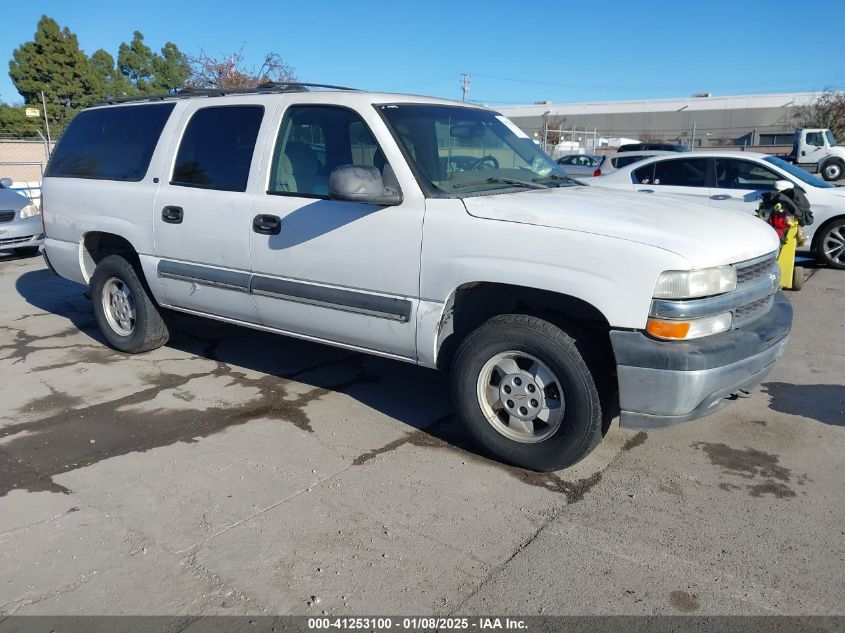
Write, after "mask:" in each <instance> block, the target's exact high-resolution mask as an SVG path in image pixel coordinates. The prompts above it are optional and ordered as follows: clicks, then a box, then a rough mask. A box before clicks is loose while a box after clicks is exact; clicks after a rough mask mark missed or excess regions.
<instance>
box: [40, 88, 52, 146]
mask: <svg viewBox="0 0 845 633" xmlns="http://www.w3.org/2000/svg"><path fill="white" fill-rule="evenodd" d="M41 104H42V105H43V106H44V126H45V127H46V128H47V147H48V149H50V150H51V151H52V147H51V145H52V140H51V139H50V122H49V121H48V120H47V99H45V98H44V91H43V90H42V91H41Z"/></svg>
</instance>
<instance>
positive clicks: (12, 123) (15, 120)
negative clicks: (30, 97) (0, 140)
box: [0, 103, 44, 139]
mask: <svg viewBox="0 0 845 633" xmlns="http://www.w3.org/2000/svg"><path fill="white" fill-rule="evenodd" d="M43 129H44V119H42V118H41V117H37V118H29V117H27V116H26V108H25V107H24V106H12V105H8V104H6V103H0V134H8V135H10V136H14V137H16V138H35V139H37V138H39V136H38V130H43Z"/></svg>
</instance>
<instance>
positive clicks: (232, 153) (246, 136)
mask: <svg viewBox="0 0 845 633" xmlns="http://www.w3.org/2000/svg"><path fill="white" fill-rule="evenodd" d="M263 116H264V108H263V107H261V106H221V107H212V108H203V109H202V110H197V111H196V113H195V114H194V116H192V117H191V121H190V122H189V123H188V127H187V128H185V135H184V136H183V137H182V143H181V144H180V145H179V153H178V154H177V155H176V164H175V165H174V167H173V178H172V179H171V181H170V182H171V184H174V185H183V186H186V187H202V188H204V189H218V190H221V191H246V183H247V179H248V178H249V166H250V163H252V154H253V151H254V150H255V140H256V139H257V138H258V128H259V127H261V118H262V117H263Z"/></svg>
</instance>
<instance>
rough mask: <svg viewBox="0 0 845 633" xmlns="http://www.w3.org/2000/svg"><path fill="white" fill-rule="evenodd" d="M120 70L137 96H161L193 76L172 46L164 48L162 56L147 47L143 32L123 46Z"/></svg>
mask: <svg viewBox="0 0 845 633" xmlns="http://www.w3.org/2000/svg"><path fill="white" fill-rule="evenodd" d="M117 67H118V69H119V70H120V72H121V73H122V74H123V76H124V77H125V78H126V80H127V81H128V83H129V86H130V88H129V89H130V91H131V92H132V93H134V94H141V95H148V94H161V93H166V92H172V91H174V90H178V89H179V88H182V87H183V86H184V85H185V81H186V80H187V79H188V77H189V76H190V74H191V69H190V67H189V65H188V58H187V57H186V56H185V54H184V53H183V52H182V51H180V50H179V47H177V46H176V44H174V43H173V42H167V43H166V44H165V45H164V46H163V47H162V48H161V54H158V53H155V52H153V50H152V49H151V48H150V47H149V46H147V45H146V44H144V35H143V33H141V32H140V31H135V32H134V33H133V34H132V41H131V42H130V43H129V44H127V43H126V42H122V43H121V44H120V47H119V48H118V51H117Z"/></svg>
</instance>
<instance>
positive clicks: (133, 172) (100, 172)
mask: <svg viewBox="0 0 845 633" xmlns="http://www.w3.org/2000/svg"><path fill="white" fill-rule="evenodd" d="M174 105H175V104H173V103H155V104H151V105H134V106H118V107H111V108H97V109H94V110H85V111H83V112H80V113H79V114H78V115H76V117H74V119H73V121H71V122H70V125H69V126H68V128H67V130H66V131H65V133H64V135H63V136H62V140H61V141H60V142H59V144H58V146H57V147H56V149H55V151H54V152H53V156H52V158H51V159H50V164H49V165H48V166H47V171H46V172H45V174H44V175H45V176H60V177H64V178H94V179H98V180H126V181H135V182H137V181H139V180H141V179H142V178H143V177H144V176H145V175H146V173H147V169H148V168H149V166H150V159H151V158H152V157H153V152H154V151H155V148H156V145H157V144H158V139H159V137H160V136H161V131H162V130H163V129H164V124H165V123H166V122H167V119H168V117H169V116H170V113H171V112H172V111H173V107H174Z"/></svg>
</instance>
